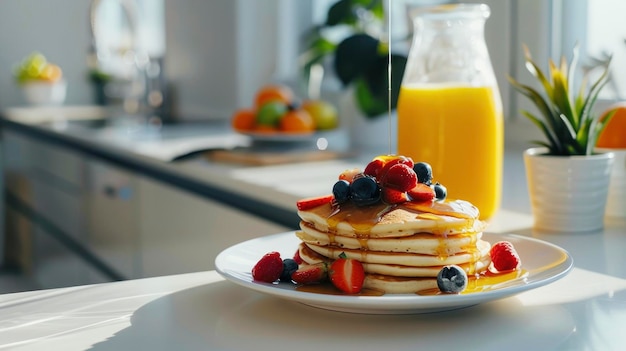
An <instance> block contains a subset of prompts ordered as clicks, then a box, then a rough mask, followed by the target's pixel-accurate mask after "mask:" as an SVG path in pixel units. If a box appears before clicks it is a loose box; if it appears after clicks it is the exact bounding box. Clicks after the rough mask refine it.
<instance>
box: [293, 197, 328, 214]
mask: <svg viewBox="0 0 626 351" xmlns="http://www.w3.org/2000/svg"><path fill="white" fill-rule="evenodd" d="M333 199H334V196H333V195H332V194H330V195H324V196H318V197H309V198H306V199H302V200H298V202H296V206H297V207H298V210H300V211H306V210H310V209H312V208H315V207H317V206H322V205H325V204H328V203H330V202H331V201H333Z"/></svg>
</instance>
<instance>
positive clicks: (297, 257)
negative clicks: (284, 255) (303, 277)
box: [293, 250, 304, 264]
mask: <svg viewBox="0 0 626 351" xmlns="http://www.w3.org/2000/svg"><path fill="white" fill-rule="evenodd" d="M293 260H294V261H296V263H297V264H302V263H304V260H302V257H300V250H296V252H295V253H294V254H293Z"/></svg>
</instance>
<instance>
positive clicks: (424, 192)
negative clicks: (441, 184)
mask: <svg viewBox="0 0 626 351" xmlns="http://www.w3.org/2000/svg"><path fill="white" fill-rule="evenodd" d="M407 194H408V195H409V198H410V199H411V201H415V202H424V201H433V199H434V198H435V191H434V190H433V189H432V188H431V187H429V186H428V185H426V184H424V183H417V185H416V186H414V187H413V189H411V190H409V191H407Z"/></svg>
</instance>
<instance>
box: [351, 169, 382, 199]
mask: <svg viewBox="0 0 626 351" xmlns="http://www.w3.org/2000/svg"><path fill="white" fill-rule="evenodd" d="M350 194H351V196H352V201H353V202H354V204H355V205H357V206H367V205H372V204H375V203H377V202H378V201H380V187H379V186H378V183H377V182H376V179H374V178H373V177H370V176H367V175H365V176H363V177H360V178H356V179H354V181H352V183H351V184H350Z"/></svg>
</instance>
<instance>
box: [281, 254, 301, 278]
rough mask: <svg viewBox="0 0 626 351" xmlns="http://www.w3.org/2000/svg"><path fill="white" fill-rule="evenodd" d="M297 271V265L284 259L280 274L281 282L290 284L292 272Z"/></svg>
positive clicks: (293, 261)
mask: <svg viewBox="0 0 626 351" xmlns="http://www.w3.org/2000/svg"><path fill="white" fill-rule="evenodd" d="M297 270H298V263H297V262H296V261H295V260H294V259H291V258H285V259H284V260H283V271H282V273H280V281H281V282H290V281H291V275H292V274H293V272H295V271H297Z"/></svg>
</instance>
